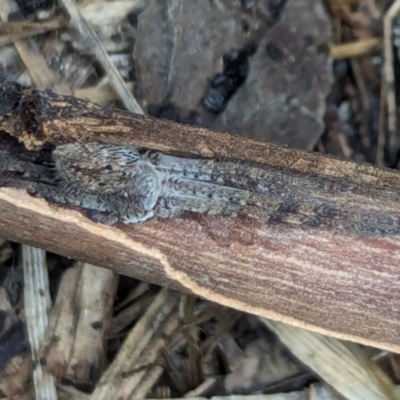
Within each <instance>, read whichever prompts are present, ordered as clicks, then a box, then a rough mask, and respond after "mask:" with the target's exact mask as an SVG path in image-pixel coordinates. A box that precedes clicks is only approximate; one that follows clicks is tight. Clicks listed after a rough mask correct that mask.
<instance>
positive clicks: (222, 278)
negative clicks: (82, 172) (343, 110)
mask: <svg viewBox="0 0 400 400" xmlns="http://www.w3.org/2000/svg"><path fill="white" fill-rule="evenodd" d="M2 94H3V96H2V101H0V110H1V115H3V118H2V119H1V118H0V129H2V130H4V131H5V132H7V133H8V134H9V135H11V136H14V137H16V138H18V140H19V141H20V142H22V143H24V145H25V146H26V147H27V148H29V149H32V148H41V147H43V146H44V145H45V144H46V143H51V144H58V143H63V142H71V141H80V142H85V141H100V142H106V143H118V144H125V145H133V146H139V147H143V148H149V149H155V150H161V151H164V152H167V153H175V154H181V155H187V156H190V155H191V156H193V155H197V156H205V157H215V158H219V159H221V158H228V159H235V160H245V161H252V162H257V163H259V164H260V166H262V167H263V168H276V169H279V170H281V171H284V173H285V174H292V173H303V174H308V175H313V176H318V177H320V178H321V180H322V182H324V179H326V178H327V177H335V179H338V180H339V181H340V182H345V183H347V184H354V185H361V186H365V187H370V188H373V189H374V190H373V192H374V194H373V195H372V194H371V196H372V197H369V195H368V191H367V192H365V194H364V195H363V196H361V197H360V201H362V202H366V203H369V202H373V203H374V205H375V206H376V207H378V209H380V210H385V209H386V208H387V207H392V208H393V207H394V206H395V203H396V202H395V203H393V200H390V199H389V198H388V197H385V196H386V193H387V192H388V191H389V192H390V193H392V194H393V193H394V195H395V198H397V197H398V196H400V176H399V173H398V172H396V171H389V170H381V169H377V168H374V167H373V166H369V165H360V164H356V163H353V162H349V161H340V160H337V159H335V158H332V157H326V156H323V155H321V154H313V153H305V152H303V151H300V150H290V149H287V148H283V147H280V146H277V145H272V144H268V143H260V142H256V141H253V140H249V139H243V138H238V137H235V136H230V135H228V134H220V133H215V132H211V131H209V130H206V129H201V128H196V127H190V126H186V125H179V124H176V123H173V122H169V121H164V120H157V119H154V118H150V117H145V116H139V115H135V114H131V113H129V112H125V111H119V110H115V109H112V108H102V107H100V106H96V105H93V104H90V103H86V102H83V101H79V100H77V99H75V98H73V97H65V96H58V95H54V94H52V93H51V92H48V91H46V92H40V91H32V90H28V89H22V88H20V87H19V86H17V85H13V84H10V83H3V91H2ZM10 100H12V101H10ZM3 135H5V134H3ZM17 182H21V181H19V180H17ZM23 186H24V185H22V184H21V186H20V187H23ZM376 193H379V195H377V194H376ZM0 231H1V235H2V236H3V237H6V238H9V239H12V240H16V241H20V242H25V243H29V244H34V245H36V246H40V247H42V248H45V249H47V250H50V251H52V252H55V253H59V254H62V255H65V256H69V257H73V258H77V259H80V260H83V261H86V262H90V263H92V264H95V265H99V266H103V267H105V268H111V269H113V270H114V271H118V272H120V273H123V274H126V275H130V276H134V277H136V278H138V279H142V280H144V281H147V282H153V283H157V284H162V285H166V284H167V285H169V286H171V287H174V288H177V289H180V290H182V291H186V292H189V293H193V294H197V295H199V296H202V297H205V298H207V299H209V300H212V301H215V302H217V303H220V304H223V305H226V306H230V307H234V308H237V309H239V310H243V311H246V312H250V313H254V314H258V315H261V316H264V317H268V318H273V319H278V320H282V321H285V322H287V323H291V324H294V325H297V326H301V327H304V328H308V329H313V330H317V331H319V332H321V333H326V334H330V335H333V336H336V337H339V338H343V339H348V340H354V341H358V342H362V343H365V344H369V345H372V346H375V347H382V348H386V349H390V350H394V351H396V350H397V351H400V333H399V332H400V330H399V325H400V322H399V321H398V312H397V310H398V308H399V306H400V294H399V292H398V281H399V279H400V271H399V268H398V266H399V260H398V253H399V250H400V242H399V236H398V235H395V234H394V235H382V236H371V237H368V236H362V235H357V234H349V233H343V232H342V233H340V232H335V231H332V230H331V229H327V228H326V227H323V226H316V227H314V228H312V227H305V226H303V225H299V226H296V225H288V224H283V223H281V224H272V223H269V222H268V221H257V220H254V219H251V218H237V219H233V218H221V217H206V216H191V215H188V216H185V217H183V218H180V219H171V220H154V221H151V222H148V223H145V224H143V225H131V226H117V227H108V226H103V225H98V224H95V223H93V222H92V221H90V220H89V219H87V218H86V217H85V216H84V215H83V213H82V212H80V211H74V210H70V209H64V208H59V207H55V206H54V205H49V204H48V203H47V202H46V201H45V200H43V199H38V198H33V197H32V196H30V195H29V194H27V193H25V192H24V191H22V190H16V189H12V188H2V189H0ZM99 240H101V246H99Z"/></svg>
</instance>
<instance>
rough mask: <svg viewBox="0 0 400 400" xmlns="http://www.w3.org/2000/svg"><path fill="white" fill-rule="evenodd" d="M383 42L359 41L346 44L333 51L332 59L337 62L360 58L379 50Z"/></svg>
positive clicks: (377, 40) (372, 39)
mask: <svg viewBox="0 0 400 400" xmlns="http://www.w3.org/2000/svg"><path fill="white" fill-rule="evenodd" d="M380 46H381V40H380V39H378V38H371V39H364V40H359V41H357V42H353V43H345V44H339V45H336V46H334V47H333V48H332V49H331V57H332V58H333V59H335V60H341V59H344V58H351V57H360V56H363V55H366V54H369V53H372V52H376V51H378V50H379V48H380Z"/></svg>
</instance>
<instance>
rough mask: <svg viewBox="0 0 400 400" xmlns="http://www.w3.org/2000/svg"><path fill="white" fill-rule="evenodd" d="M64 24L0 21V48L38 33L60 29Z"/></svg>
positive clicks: (57, 22)
mask: <svg viewBox="0 0 400 400" xmlns="http://www.w3.org/2000/svg"><path fill="white" fill-rule="evenodd" d="M64 25H65V24H64V23H63V22H61V21H60V20H58V19H54V20H53V21H48V22H40V23H35V22H26V21H18V22H4V21H0V46H4V45H6V44H8V43H12V42H16V41H18V40H21V39H26V38H29V37H31V36H34V35H38V34H40V33H44V32H48V31H51V30H56V29H60V28H61V27H63V26H64Z"/></svg>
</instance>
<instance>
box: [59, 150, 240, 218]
mask: <svg viewBox="0 0 400 400" xmlns="http://www.w3.org/2000/svg"><path fill="white" fill-rule="evenodd" d="M53 160H54V162H55V166H56V170H57V175H58V180H59V181H60V185H62V190H63V192H64V193H65V194H66V195H68V202H69V203H71V204H74V205H78V206H82V204H84V205H85V208H89V209H90V212H89V213H88V216H89V217H90V218H91V219H92V220H95V221H98V222H102V223H106V224H114V223H116V222H118V221H121V222H123V223H125V224H130V223H138V222H144V221H146V220H149V219H151V218H153V217H156V216H157V217H161V218H170V217H177V216H180V215H181V214H182V213H184V212H185V211H189V212H195V213H201V214H211V215H223V216H231V217H232V216H236V215H237V213H238V212H239V210H240V209H241V207H242V206H244V205H245V204H246V202H247V199H248V192H247V191H244V190H240V189H235V188H230V187H225V186H222V185H220V182H217V180H216V179H215V178H214V177H213V176H212V174H211V173H210V171H208V169H207V162H206V163H205V166H206V168H204V165H203V164H204V161H203V160H186V159H179V158H177V157H170V156H167V155H164V154H161V153H158V152H153V153H151V152H146V153H144V154H141V153H140V152H139V151H138V149H136V148H135V147H129V146H122V145H112V144H101V143H88V144H80V143H70V144H66V145H60V146H57V147H56V149H55V150H54V151H53ZM160 160H162V162H161V163H160V162H159V161H160Z"/></svg>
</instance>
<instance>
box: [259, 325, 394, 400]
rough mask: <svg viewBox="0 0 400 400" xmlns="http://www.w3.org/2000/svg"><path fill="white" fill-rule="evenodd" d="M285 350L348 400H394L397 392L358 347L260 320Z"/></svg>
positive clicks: (387, 378)
mask: <svg viewBox="0 0 400 400" xmlns="http://www.w3.org/2000/svg"><path fill="white" fill-rule="evenodd" d="M261 321H262V322H263V323H264V324H265V325H266V326H268V327H269V328H270V329H272V330H273V331H274V332H275V333H276V334H277V335H278V337H279V339H280V340H281V341H282V342H283V343H284V344H285V346H286V347H288V348H289V349H290V351H291V352H292V353H293V354H294V355H295V356H296V357H297V358H298V359H299V360H300V361H302V362H303V363H304V364H305V365H307V366H308V367H310V368H311V369H312V370H313V371H314V372H315V373H317V374H318V375H319V376H320V377H321V378H322V379H323V380H324V381H325V382H327V383H328V384H329V385H331V386H332V387H333V388H335V389H336V390H337V392H338V393H341V394H342V395H343V396H345V398H346V399H349V400H375V399H381V400H396V399H398V398H399V397H400V389H399V388H397V387H396V386H395V385H394V384H393V383H392V381H391V379H390V378H389V377H388V376H387V375H386V374H385V373H384V372H383V371H382V370H380V369H379V367H378V366H377V365H376V364H375V363H373V362H372V361H370V360H369V359H368V358H367V357H366V356H365V355H364V354H363V353H362V351H361V349H360V348H359V347H358V345H355V344H352V343H344V342H341V341H339V340H337V339H334V338H329V337H327V336H322V335H320V334H317V333H312V332H308V331H305V330H303V329H299V328H296V327H293V326H289V325H286V324H282V323H281V322H275V321H270V320H267V319H265V318H261Z"/></svg>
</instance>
